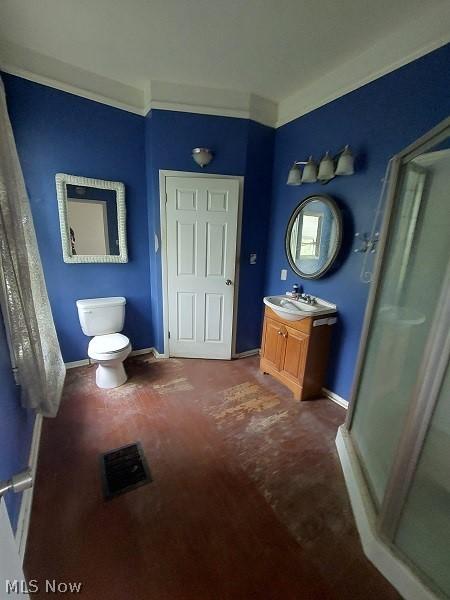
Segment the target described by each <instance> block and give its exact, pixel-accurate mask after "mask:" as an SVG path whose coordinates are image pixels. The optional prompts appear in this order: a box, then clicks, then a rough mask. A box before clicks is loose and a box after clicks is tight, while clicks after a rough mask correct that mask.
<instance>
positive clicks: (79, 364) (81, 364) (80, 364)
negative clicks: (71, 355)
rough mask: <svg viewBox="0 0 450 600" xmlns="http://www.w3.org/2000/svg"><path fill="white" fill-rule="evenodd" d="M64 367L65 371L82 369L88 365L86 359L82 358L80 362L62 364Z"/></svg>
mask: <svg viewBox="0 0 450 600" xmlns="http://www.w3.org/2000/svg"><path fill="white" fill-rule="evenodd" d="M64 364H65V365H66V369H76V367H84V366H85V365H88V364H89V359H88V358H83V359H81V360H74V361H72V362H66V363H64Z"/></svg>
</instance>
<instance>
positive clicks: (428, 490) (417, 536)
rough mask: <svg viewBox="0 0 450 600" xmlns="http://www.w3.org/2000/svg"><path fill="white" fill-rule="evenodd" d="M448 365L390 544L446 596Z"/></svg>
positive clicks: (449, 560) (449, 543) (449, 544)
mask: <svg viewBox="0 0 450 600" xmlns="http://www.w3.org/2000/svg"><path fill="white" fill-rule="evenodd" d="M449 457H450V368H449V367H447V373H446V377H445V379H444V383H443V385H442V388H441V390H440V393H439V398H438V402H437V405H436V408H435V411H434V415H433V418H432V420H431V424H430V429H429V430H428V434H427V436H426V439H425V444H424V447H423V449H422V453H421V456H420V460H419V463H418V466H417V470H416V473H415V476H414V479H413V482H412V485H411V488H410V490H409V494H408V496H407V499H406V503H405V505H404V507H403V512H402V515H401V518H400V522H399V526H398V529H397V533H396V535H395V538H394V544H395V546H397V547H398V549H399V550H400V551H401V552H402V554H403V555H405V556H406V557H407V558H408V559H409V560H410V561H412V562H413V563H414V564H415V565H418V566H419V568H420V570H421V571H422V573H423V574H424V575H425V576H426V577H427V578H428V580H429V584H430V585H431V586H432V587H435V586H437V587H438V588H439V591H441V592H444V594H445V593H447V594H448V595H450V553H449V550H450V469H449Z"/></svg>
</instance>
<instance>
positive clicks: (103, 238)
mask: <svg viewBox="0 0 450 600" xmlns="http://www.w3.org/2000/svg"><path fill="white" fill-rule="evenodd" d="M55 181H56V193H57V198H58V211H59V226H60V230H61V243H62V251H63V259H64V262H66V263H126V262H128V251H127V233H126V210H125V186H124V185H123V183H121V182H120V181H103V180H102V179H90V178H88V177H79V176H77V175H67V174H66V173H57V174H56V176H55Z"/></svg>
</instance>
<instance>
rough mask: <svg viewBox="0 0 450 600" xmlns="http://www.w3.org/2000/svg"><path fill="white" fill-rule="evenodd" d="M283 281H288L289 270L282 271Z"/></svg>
mask: <svg viewBox="0 0 450 600" xmlns="http://www.w3.org/2000/svg"><path fill="white" fill-rule="evenodd" d="M280 279H281V281H286V279H287V269H281V277H280Z"/></svg>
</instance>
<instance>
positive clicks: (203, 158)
mask: <svg viewBox="0 0 450 600" xmlns="http://www.w3.org/2000/svg"><path fill="white" fill-rule="evenodd" d="M212 157H213V153H212V151H211V150H210V149H209V148H194V149H193V150H192V158H193V159H194V160H195V162H196V163H197V164H198V166H199V167H202V168H203V167H206V165H209V163H210V162H211V160H212Z"/></svg>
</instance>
